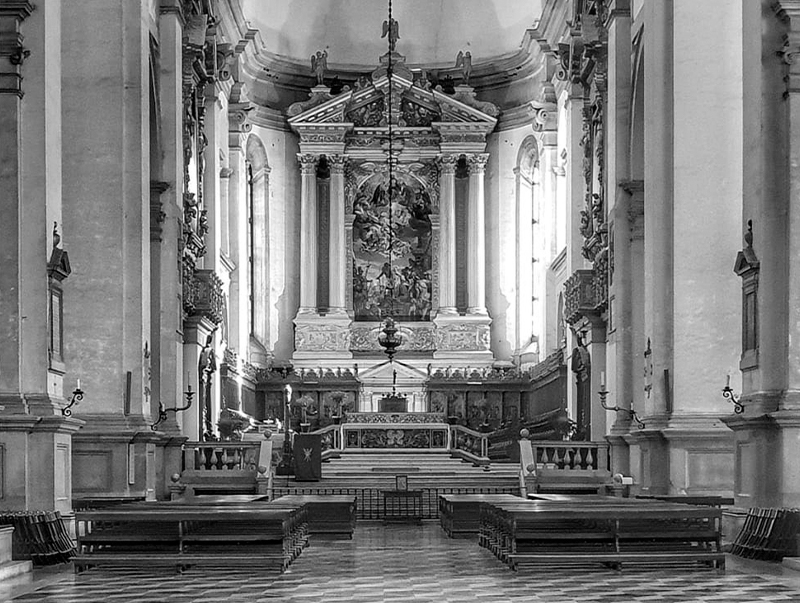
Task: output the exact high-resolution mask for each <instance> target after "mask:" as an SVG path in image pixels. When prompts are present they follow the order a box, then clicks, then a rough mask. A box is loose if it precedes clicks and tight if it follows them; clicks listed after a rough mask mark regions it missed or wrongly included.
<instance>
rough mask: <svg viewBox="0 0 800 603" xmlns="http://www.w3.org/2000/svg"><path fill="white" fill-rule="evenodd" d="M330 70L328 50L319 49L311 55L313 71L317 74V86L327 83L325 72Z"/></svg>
mask: <svg viewBox="0 0 800 603" xmlns="http://www.w3.org/2000/svg"><path fill="white" fill-rule="evenodd" d="M327 70H328V51H327V50H318V51H317V54H316V55H313V54H312V55H311V71H313V72H314V75H316V76H317V86H322V85H324V84H325V72H326V71H327Z"/></svg>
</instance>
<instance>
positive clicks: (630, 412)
mask: <svg viewBox="0 0 800 603" xmlns="http://www.w3.org/2000/svg"><path fill="white" fill-rule="evenodd" d="M602 381H605V379H601V383H600V391H599V392H597V393H598V394H599V396H600V406H602V407H603V408H604V409H605V410H613V411H614V412H620V411H622V412H626V413H628V415H630V418H631V420H633V421H636V424H637V425H638V426H639V429H644V428H645V427H646V426H647V425H646V424H645V422H644V421H642V420H641V419H640V418H639V415H637V414H636V411H635V410H634V409H633V404H631V407H630V408H622V407H621V406H608V405H607V404H606V396H608V390H607V389H606V385H605V383H602Z"/></svg>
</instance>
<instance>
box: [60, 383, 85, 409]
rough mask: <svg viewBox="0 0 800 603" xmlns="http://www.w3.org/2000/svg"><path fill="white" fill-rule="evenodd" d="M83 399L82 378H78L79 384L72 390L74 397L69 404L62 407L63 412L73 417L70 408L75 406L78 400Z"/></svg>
mask: <svg viewBox="0 0 800 603" xmlns="http://www.w3.org/2000/svg"><path fill="white" fill-rule="evenodd" d="M81 400H83V390H82V389H81V380H80V379H78V385H77V386H76V387H75V389H74V390H73V391H72V397H71V398H70V399H69V404H67V405H66V406H65V407H64V408H62V409H61V414H62V415H64V416H65V417H71V416H72V411H71V410H70V408H72V407H73V406H75V405H76V404H77V403H78V402H80V401H81Z"/></svg>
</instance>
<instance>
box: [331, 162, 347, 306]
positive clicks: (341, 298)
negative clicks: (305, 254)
mask: <svg viewBox="0 0 800 603" xmlns="http://www.w3.org/2000/svg"><path fill="white" fill-rule="evenodd" d="M345 162H346V157H344V156H343V155H332V156H330V157H329V158H328V164H329V165H330V168H331V189H330V234H329V237H328V249H329V258H330V259H329V260H328V270H329V272H330V279H329V281H330V297H329V300H328V305H329V306H330V312H331V313H336V314H342V313H344V312H345V275H346V268H347V256H346V250H345V233H344V166H345Z"/></svg>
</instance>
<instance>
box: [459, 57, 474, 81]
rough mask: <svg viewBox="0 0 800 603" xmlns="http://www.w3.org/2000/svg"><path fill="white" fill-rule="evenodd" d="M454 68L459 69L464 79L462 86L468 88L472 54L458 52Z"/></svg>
mask: <svg viewBox="0 0 800 603" xmlns="http://www.w3.org/2000/svg"><path fill="white" fill-rule="evenodd" d="M456 67H461V75H462V76H463V77H464V84H465V85H466V86H469V76H470V75H471V74H472V53H471V52H470V51H469V50H468V51H467V52H466V53H465V52H463V51H461V50H459V51H458V56H457V57H456Z"/></svg>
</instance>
